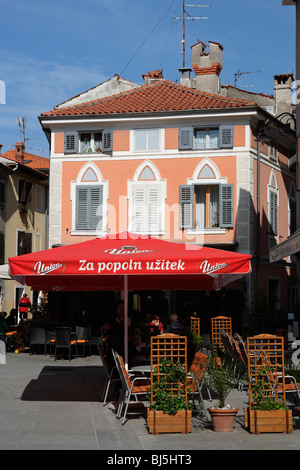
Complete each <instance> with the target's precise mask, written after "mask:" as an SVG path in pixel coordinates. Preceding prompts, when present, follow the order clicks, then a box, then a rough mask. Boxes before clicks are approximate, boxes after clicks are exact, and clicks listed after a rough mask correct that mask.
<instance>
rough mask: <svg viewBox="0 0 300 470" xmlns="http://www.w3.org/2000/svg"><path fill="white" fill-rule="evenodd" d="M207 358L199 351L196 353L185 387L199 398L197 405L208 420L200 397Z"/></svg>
mask: <svg viewBox="0 0 300 470" xmlns="http://www.w3.org/2000/svg"><path fill="white" fill-rule="evenodd" d="M208 359H209V356H208V355H207V354H204V353H202V352H201V351H197V352H196V354H195V356H194V359H193V362H192V364H191V367H190V370H189V372H188V374H187V387H188V390H189V391H190V393H192V394H193V395H194V394H198V396H199V405H200V408H201V411H202V412H203V414H204V417H205V418H207V419H208V413H207V410H206V407H205V404H204V400H203V396H202V388H203V384H204V376H205V373H206V368H207V364H208ZM207 392H208V396H209V399H210V401H211V396H210V392H209V390H208V389H207Z"/></svg>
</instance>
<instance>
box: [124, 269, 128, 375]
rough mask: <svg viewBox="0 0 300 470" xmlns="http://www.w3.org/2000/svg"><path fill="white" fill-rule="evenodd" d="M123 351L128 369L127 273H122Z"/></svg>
mask: <svg viewBox="0 0 300 470" xmlns="http://www.w3.org/2000/svg"><path fill="white" fill-rule="evenodd" d="M124 352H125V367H126V369H127V370H128V275H127V274H125V275H124Z"/></svg>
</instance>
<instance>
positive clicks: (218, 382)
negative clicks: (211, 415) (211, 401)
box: [206, 353, 239, 408]
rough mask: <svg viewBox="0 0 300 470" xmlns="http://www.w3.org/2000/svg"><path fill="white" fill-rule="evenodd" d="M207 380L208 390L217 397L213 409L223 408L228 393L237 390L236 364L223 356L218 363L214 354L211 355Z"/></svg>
mask: <svg viewBox="0 0 300 470" xmlns="http://www.w3.org/2000/svg"><path fill="white" fill-rule="evenodd" d="M207 371H208V378H207V379H206V382H207V385H208V388H209V390H210V391H211V392H214V393H215V394H216V395H217V398H218V402H217V404H216V405H215V406H214V408H224V407H225V404H226V399H227V397H228V395H229V393H230V392H231V391H232V390H233V389H235V388H237V386H238V383H239V381H238V378H237V374H236V364H235V362H234V361H232V360H231V359H229V358H227V356H224V357H223V359H222V360H221V361H220V362H218V361H217V357H216V355H215V353H212V354H211V357H210V360H209V363H208V367H207Z"/></svg>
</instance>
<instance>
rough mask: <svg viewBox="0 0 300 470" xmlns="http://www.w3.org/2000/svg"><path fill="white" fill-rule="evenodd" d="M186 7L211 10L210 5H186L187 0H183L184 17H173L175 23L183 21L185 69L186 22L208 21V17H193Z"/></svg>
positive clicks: (183, 58) (183, 63)
mask: <svg viewBox="0 0 300 470" xmlns="http://www.w3.org/2000/svg"><path fill="white" fill-rule="evenodd" d="M185 7H195V8H210V5H186V4H185V0H182V17H175V16H174V15H173V21H175V20H182V65H183V68H185V21H186V20H193V21H194V20H208V16H198V17H196V16H191V15H190V14H189V13H188V12H187V11H186V9H185Z"/></svg>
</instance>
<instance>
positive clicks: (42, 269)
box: [33, 261, 63, 276]
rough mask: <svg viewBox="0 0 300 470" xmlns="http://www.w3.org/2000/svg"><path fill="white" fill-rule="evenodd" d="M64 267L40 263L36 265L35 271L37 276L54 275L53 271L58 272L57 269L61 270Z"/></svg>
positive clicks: (57, 264) (58, 264) (59, 264)
mask: <svg viewBox="0 0 300 470" xmlns="http://www.w3.org/2000/svg"><path fill="white" fill-rule="evenodd" d="M62 267H63V264H61V263H50V264H48V265H45V264H44V263H42V261H38V262H37V263H36V264H35V265H34V267H33V271H34V272H35V273H36V274H39V275H40V276H43V275H44V274H49V273H52V272H53V271H56V270H57V269H60V268H62Z"/></svg>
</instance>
